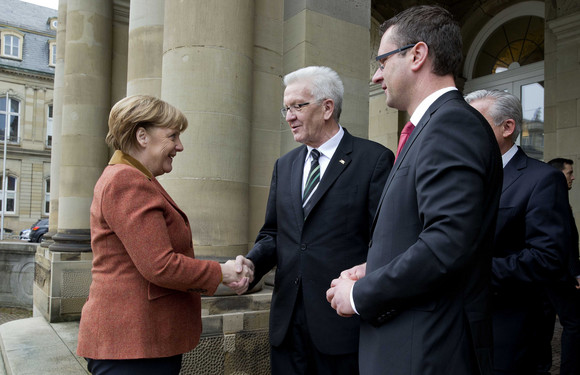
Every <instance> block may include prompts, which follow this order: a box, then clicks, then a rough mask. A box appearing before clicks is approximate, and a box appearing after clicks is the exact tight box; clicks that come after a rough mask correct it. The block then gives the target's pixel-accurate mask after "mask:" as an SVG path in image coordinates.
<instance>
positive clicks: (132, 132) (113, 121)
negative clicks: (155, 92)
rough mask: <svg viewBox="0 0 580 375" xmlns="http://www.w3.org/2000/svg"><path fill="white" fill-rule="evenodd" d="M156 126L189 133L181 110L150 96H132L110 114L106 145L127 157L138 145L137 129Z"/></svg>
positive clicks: (115, 106) (118, 103)
mask: <svg viewBox="0 0 580 375" xmlns="http://www.w3.org/2000/svg"><path fill="white" fill-rule="evenodd" d="M153 126H159V127H162V128H171V129H176V130H178V131H179V132H180V133H182V132H183V131H185V129H187V118H186V117H185V115H184V114H183V113H181V111H180V110H178V109H177V108H175V107H174V106H172V105H171V104H169V103H167V102H164V101H163V100H161V99H158V98H155V97H153V96H148V95H133V96H128V97H126V98H124V99H121V100H119V101H118V102H117V104H115V105H114V106H113V108H112V109H111V113H110V114H109V133H108V134H107V137H106V138H105V141H106V142H107V144H108V145H109V146H111V147H113V148H114V149H115V150H121V151H123V152H125V153H127V152H128V151H129V150H130V149H131V148H133V146H135V145H136V144H137V137H136V134H137V129H139V128H145V129H146V130H147V129H148V128H150V127H153Z"/></svg>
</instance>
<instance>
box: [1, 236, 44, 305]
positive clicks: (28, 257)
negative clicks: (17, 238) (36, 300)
mask: <svg viewBox="0 0 580 375" xmlns="http://www.w3.org/2000/svg"><path fill="white" fill-rule="evenodd" d="M35 252H36V245H35V244H29V243H24V242H23V243H18V242H2V243H0V306H2V307H20V308H25V309H30V310H32V284H33V280H34V253H35Z"/></svg>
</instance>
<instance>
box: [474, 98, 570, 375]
mask: <svg viewBox="0 0 580 375" xmlns="http://www.w3.org/2000/svg"><path fill="white" fill-rule="evenodd" d="M465 100H466V101H467V102H468V103H469V104H471V105H472V106H473V107H474V108H475V109H477V110H478V111H480V112H481V114H483V115H484V117H485V118H486V119H487V121H488V122H489V124H490V125H491V128H492V130H493V132H494V133H495V138H496V140H497V143H498V145H499V149H500V151H501V154H502V162H503V186H502V193H501V199H500V203H499V214H498V218H497V224H496V228H495V239H494V247H493V249H494V251H493V262H492V272H493V274H492V287H493V289H492V291H493V299H492V314H493V343H494V374H495V375H507V374H509V375H528V374H534V373H535V372H536V369H537V365H538V357H537V347H536V343H537V342H538V339H539V332H538V324H540V322H541V321H542V312H543V301H544V298H543V297H542V295H543V290H544V289H545V288H546V287H547V286H548V285H554V284H556V283H559V282H564V280H565V279H566V275H567V272H566V263H567V255H566V254H567V252H568V249H569V246H570V227H569V205H568V192H567V191H566V187H565V185H564V178H563V176H562V174H560V173H558V172H557V171H556V170H554V168H551V167H550V166H548V165H546V164H545V163H543V162H541V161H539V160H536V159H533V158H530V157H528V156H527V155H526V153H525V152H524V151H523V150H522V149H521V148H519V147H518V146H517V145H516V144H515V141H516V139H517V137H518V135H519V134H520V132H521V126H522V108H521V103H520V101H519V100H518V98H516V97H515V96H513V95H512V94H509V93H507V92H504V91H497V90H491V91H488V90H478V91H475V92H472V93H470V94H469V95H467V96H466V97H465Z"/></svg>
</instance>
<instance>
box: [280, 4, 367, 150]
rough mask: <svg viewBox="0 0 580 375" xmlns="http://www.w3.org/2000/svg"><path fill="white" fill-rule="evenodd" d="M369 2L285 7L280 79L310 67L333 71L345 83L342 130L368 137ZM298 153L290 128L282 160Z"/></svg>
mask: <svg viewBox="0 0 580 375" xmlns="http://www.w3.org/2000/svg"><path fill="white" fill-rule="evenodd" d="M370 19H371V1H370V0H336V1H333V2H332V5H331V3H330V2H327V1H316V0H305V1H294V0H286V1H284V74H286V73H289V72H291V71H294V70H296V69H299V68H302V67H305V66H309V65H323V66H328V67H330V68H332V69H334V70H335V71H336V72H337V73H338V74H339V76H340V78H341V79H342V81H343V83H344V100H343V105H342V107H343V110H342V115H341V119H340V124H341V125H342V126H344V127H345V128H347V129H348V131H349V132H350V133H351V134H353V135H356V136H360V137H364V138H367V137H368V119H369V65H368V63H369V56H370V51H369V49H370V47H369V45H370V38H369V29H370ZM294 147H296V142H294V139H293V137H292V133H291V132H290V130H289V128H288V127H286V130H285V134H284V136H283V138H282V154H283V153H285V152H287V151H289V150H291V149H293V148H294Z"/></svg>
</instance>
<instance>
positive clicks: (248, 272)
mask: <svg viewBox="0 0 580 375" xmlns="http://www.w3.org/2000/svg"><path fill="white" fill-rule="evenodd" d="M220 266H221V268H222V283H223V284H224V285H225V286H227V287H229V288H230V289H231V290H233V291H234V292H236V293H237V294H244V293H245V292H246V291H247V290H248V287H249V286H250V284H251V283H252V281H254V263H252V261H251V260H249V259H247V258H246V257H244V256H243V255H238V256H237V257H236V260H228V261H227V262H225V263H220Z"/></svg>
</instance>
